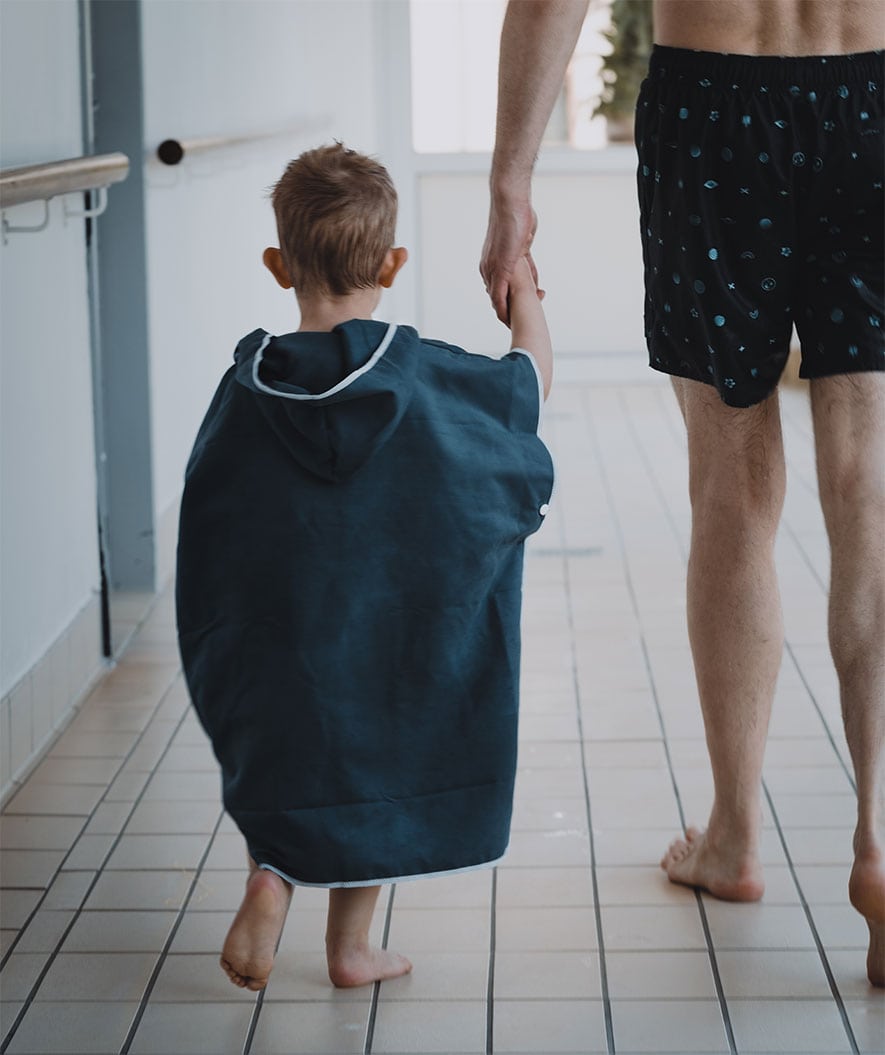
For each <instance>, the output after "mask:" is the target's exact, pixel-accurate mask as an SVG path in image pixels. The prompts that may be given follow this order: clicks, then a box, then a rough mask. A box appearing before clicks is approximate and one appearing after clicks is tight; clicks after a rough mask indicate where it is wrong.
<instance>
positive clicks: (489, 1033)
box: [486, 868, 498, 1055]
mask: <svg viewBox="0 0 885 1055" xmlns="http://www.w3.org/2000/svg"><path fill="white" fill-rule="evenodd" d="M497 900H498V869H497V868H493V869H492V901H491V906H490V918H489V981H488V989H487V990H486V1055H492V1052H493V1051H494V1050H495V952H496V942H497V921H496V909H497Z"/></svg>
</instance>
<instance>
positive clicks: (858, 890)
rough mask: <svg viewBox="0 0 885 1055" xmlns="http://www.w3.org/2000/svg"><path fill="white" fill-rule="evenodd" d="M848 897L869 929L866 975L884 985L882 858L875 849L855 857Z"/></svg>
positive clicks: (884, 884) (884, 872) (884, 876)
mask: <svg viewBox="0 0 885 1055" xmlns="http://www.w3.org/2000/svg"><path fill="white" fill-rule="evenodd" d="M848 897H849V899H850V900H851V904H852V905H854V907H855V908H856V909H857V911H858V912H859V913H860V914H861V915H862V916H863V917H864V919H865V920H866V921H867V926H868V927H869V929H870V947H869V951H868V953H867V977H868V978H869V980H870V984H871V985H875V986H880V987H885V861H883V858H882V854H881V853H880V852H879V851H878V850H871V851H870V852H868V853H863V854H860V853H858V854H857V856H856V857H855V859H854V867H853V868H852V869H851V878H850V879H849V880H848Z"/></svg>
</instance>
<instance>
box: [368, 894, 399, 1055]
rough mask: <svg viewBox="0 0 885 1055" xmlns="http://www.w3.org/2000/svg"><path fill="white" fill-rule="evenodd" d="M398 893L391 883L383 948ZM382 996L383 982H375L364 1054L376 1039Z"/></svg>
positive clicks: (385, 915) (385, 944) (385, 917)
mask: <svg viewBox="0 0 885 1055" xmlns="http://www.w3.org/2000/svg"><path fill="white" fill-rule="evenodd" d="M395 894H396V883H391V885H390V896H389V897H388V899H387V910H386V911H385V913H384V934H383V935H382V937H381V948H382V949H386V948H387V942H388V941H389V939H390V921H391V920H392V919H393V898H394V895H395ZM380 996H381V982H375V983H374V985H373V986H372V1003H371V1005H370V1007H369V1020H368V1022H367V1023H366V1043H365V1044H364V1046H363V1055H371V1053H372V1044H373V1043H374V1040H375V1020H376V1019H377V1017H378V1000H379V998H380Z"/></svg>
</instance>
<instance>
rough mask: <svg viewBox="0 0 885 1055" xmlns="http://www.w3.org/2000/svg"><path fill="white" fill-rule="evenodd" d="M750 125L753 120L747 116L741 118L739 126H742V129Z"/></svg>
mask: <svg viewBox="0 0 885 1055" xmlns="http://www.w3.org/2000/svg"><path fill="white" fill-rule="evenodd" d="M752 123H753V118H752V117H750V115H749V114H744V116H743V117H742V118H741V124H742V125H743V126H744V128H749V127H750V125H751V124H752Z"/></svg>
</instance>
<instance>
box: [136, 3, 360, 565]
mask: <svg viewBox="0 0 885 1055" xmlns="http://www.w3.org/2000/svg"><path fill="white" fill-rule="evenodd" d="M375 6H376V5H375V4H373V3H366V2H364V0H309V2H305V0H299V2H297V3H276V2H269V3H268V2H263V0H197V2H191V0H184V2H182V0H179V2H176V3H174V4H172V3H165V2H162V0H147V2H146V3H145V4H144V5H143V9H142V12H143V14H142V48H143V63H144V98H145V139H146V143H145V148H146V154H147V157H148V159H149V160H148V161H147V184H148V191H147V215H148V282H149V313H150V357H151V400H152V406H151V413H152V419H153V469H154V508H155V511H156V516H157V521H158V535H159V539H160V547H161V550H163V551H164V552H161V553H160V554H159V561H158V566H159V573H160V576H161V577H162V575H163V574H164V572H167V571H168V570H169V563H170V559H171V554H170V547H171V532H172V529H173V528H174V509H175V504H176V501H177V499H178V496H179V493H180V490H181V485H182V479H183V473H184V467H185V463H186V460H187V456H188V454H189V452H190V447H191V444H192V443H193V439H194V435H195V433H196V430H197V428H198V426H199V423H200V420H201V418H202V415H203V413H204V412H205V409H206V406H207V405H208V401H209V399H210V397H211V394H212V391H213V390H214V388H215V386H216V385H217V383H218V380H219V379H220V377H221V374H222V372H223V371H224V370H225V369H226V368H227V367H228V365H229V364H230V362H231V359H232V355H233V350H234V347H235V345H236V342H237V341H238V340H239V338H240V337H241V336H243V335H244V334H246V333H248V332H249V331H250V330H253V329H255V328H256V327H258V326H263V327H264V328H266V329H268V330H270V331H272V332H285V331H287V330H291V329H294V328H296V327H297V322H298V313H297V305H296V303H295V300H294V296H293V295H292V294H291V292H289V293H284V292H283V291H282V290H280V289H279V287H277V286H276V284H275V283H274V282H273V279H272V278H271V277H270V275H269V274H268V273H267V272H266V271H265V270H264V267H263V265H262V263H261V253H262V251H263V249H264V248H265V246H267V245H273V244H276V233H275V228H274V223H273V213H272V210H271V208H270V203H269V201H268V199H267V192H268V189H269V188H270V186H271V185H272V184H273V183H274V182H275V181H276V179H277V178H278V177H279V176H280V174H281V173H282V170H283V168H284V167H285V164H286V162H287V161H288V160H290V159H291V158H292V157H294V156H295V155H297V154H298V153H300V152H301V151H302V150H304V149H307V148H308V147H310V146H315V145H318V144H319V143H321V142H329V141H331V139H332V138H337V139H341V140H343V141H344V142H345V143H346V144H347V145H348V146H352V147H354V148H356V149H360V150H364V151H368V152H373V151H375V150H376V149H377V140H378V135H377V129H376V120H377V99H376V90H375V81H376V71H375V52H374V27H375V21H376V18H375V15H376V13H375V11H374V10H373V9H374V7H375ZM280 128H293V129H295V131H293V132H292V133H291V134H290V135H288V136H285V137H282V138H279V139H273V140H267V141H265V142H257V143H254V144H250V145H248V146H246V147H238V148H236V149H231V150H229V151H222V152H217V151H213V152H210V153H205V154H202V155H196V154H195V155H194V156H193V157H191V158H188V157H186V158H185V160H184V161H183V162H182V163H181V164H180V165H178V166H175V167H168V166H164V165H162V164H161V163H159V162H158V161H156V160H153V159H151V157H152V154H153V152H154V150H155V148H156V146H157V144H159V143H160V142H161V141H162V140H164V139H167V138H176V139H185V138H190V137H205V136H236V135H239V134H243V133H249V132H253V131H263V130H264V131H271V130H275V129H280ZM299 128H302V129H303V130H302V131H298V129H299Z"/></svg>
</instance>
